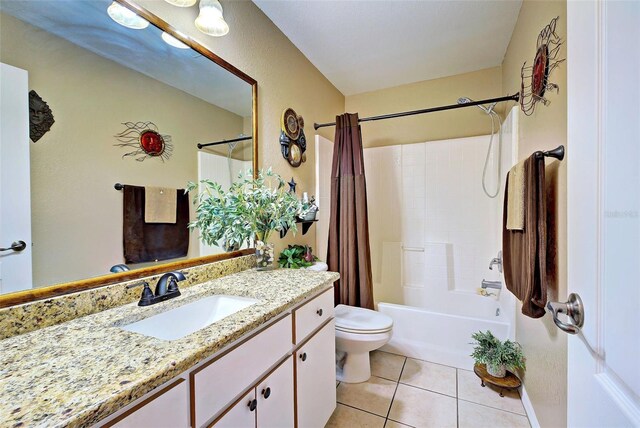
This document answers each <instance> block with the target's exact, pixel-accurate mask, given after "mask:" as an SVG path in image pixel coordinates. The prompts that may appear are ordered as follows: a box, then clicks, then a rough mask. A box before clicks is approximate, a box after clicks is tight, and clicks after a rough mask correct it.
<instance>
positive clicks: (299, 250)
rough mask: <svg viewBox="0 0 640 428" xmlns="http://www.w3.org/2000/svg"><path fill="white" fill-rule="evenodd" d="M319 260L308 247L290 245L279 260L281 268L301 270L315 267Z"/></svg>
mask: <svg viewBox="0 0 640 428" xmlns="http://www.w3.org/2000/svg"><path fill="white" fill-rule="evenodd" d="M316 260H318V258H317V257H316V256H314V255H313V250H312V249H311V247H310V246H308V245H289V246H288V247H287V248H285V249H284V250H282V252H281V253H280V257H279V258H278V264H279V265H280V267H281V268H289V269H300V268H306V267H309V266H311V265H313V262H315V261H316Z"/></svg>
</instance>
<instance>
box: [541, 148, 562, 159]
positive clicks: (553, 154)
mask: <svg viewBox="0 0 640 428" xmlns="http://www.w3.org/2000/svg"><path fill="white" fill-rule="evenodd" d="M534 154H535V156H536V158H538V159H542V158H556V159H558V160H563V159H564V146H563V145H560V146H558V147H556V148H555V149H553V150H547V151H546V152H541V151H537V152H535V153H534Z"/></svg>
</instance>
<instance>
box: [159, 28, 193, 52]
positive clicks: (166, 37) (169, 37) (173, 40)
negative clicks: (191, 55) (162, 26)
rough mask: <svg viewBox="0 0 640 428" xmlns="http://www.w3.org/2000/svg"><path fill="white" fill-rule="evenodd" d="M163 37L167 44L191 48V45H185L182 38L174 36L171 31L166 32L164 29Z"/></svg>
mask: <svg viewBox="0 0 640 428" xmlns="http://www.w3.org/2000/svg"><path fill="white" fill-rule="evenodd" d="M161 37H162V40H164V41H165V43H166V44H168V45H171V46H173V47H174V48H178V49H189V46H187V45H185V44H184V43H182V42H181V41H180V40H178V39H176V38H175V37H173V36H172V35H171V34H169V33H166V32H164V31H163V32H162V36H161Z"/></svg>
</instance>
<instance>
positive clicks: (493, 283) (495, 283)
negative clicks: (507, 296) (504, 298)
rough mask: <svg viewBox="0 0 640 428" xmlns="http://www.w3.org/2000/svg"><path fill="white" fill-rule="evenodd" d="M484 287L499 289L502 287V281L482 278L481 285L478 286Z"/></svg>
mask: <svg viewBox="0 0 640 428" xmlns="http://www.w3.org/2000/svg"><path fill="white" fill-rule="evenodd" d="M480 287H482V288H484V289H487V288H493V289H496V290H500V289H501V288H502V282H500V281H487V280H486V279H483V280H482V285H481V286H480Z"/></svg>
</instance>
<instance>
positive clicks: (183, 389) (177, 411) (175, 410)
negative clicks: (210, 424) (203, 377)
mask: <svg viewBox="0 0 640 428" xmlns="http://www.w3.org/2000/svg"><path fill="white" fill-rule="evenodd" d="M188 426H189V391H188V388H187V383H186V382H185V381H184V379H178V380H177V381H175V382H173V383H172V384H171V385H169V386H167V387H166V388H164V389H162V390H160V391H159V392H157V393H155V394H154V395H152V396H151V397H149V398H147V399H146V400H144V401H142V402H141V403H139V404H138V405H136V406H134V407H133V408H131V409H130V410H128V411H126V412H124V413H123V414H122V415H120V416H118V417H117V418H115V419H113V420H111V421H110V422H108V423H106V424H104V425H102V427H101V428H107V427H116V428H146V427H149V428H161V427H167V428H180V427H184V428H187V427H188Z"/></svg>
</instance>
